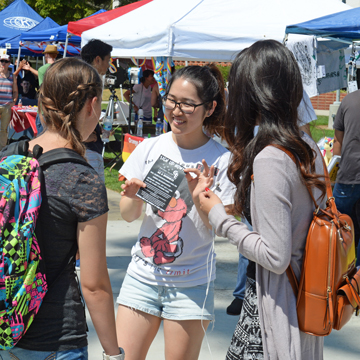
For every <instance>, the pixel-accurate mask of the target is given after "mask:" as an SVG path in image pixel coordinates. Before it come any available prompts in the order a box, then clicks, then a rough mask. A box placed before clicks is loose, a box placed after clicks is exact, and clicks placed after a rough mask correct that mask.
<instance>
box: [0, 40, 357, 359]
mask: <svg viewBox="0 0 360 360" xmlns="http://www.w3.org/2000/svg"><path fill="white" fill-rule="evenodd" d="M111 51H112V47H111V46H110V45H107V44H105V43H103V42H101V41H99V40H92V41H90V42H89V43H88V44H87V45H85V46H84V47H83V48H82V51H81V58H82V59H76V58H64V59H59V60H56V55H57V49H56V46H54V47H53V45H49V46H48V47H47V48H46V50H45V52H44V53H45V55H46V61H47V64H46V65H44V66H43V67H41V68H39V70H35V69H33V68H32V67H31V66H30V64H29V63H28V62H26V61H25V60H22V61H20V63H19V66H18V68H17V69H16V72H17V73H13V72H11V71H9V69H8V67H9V64H10V59H9V57H8V56H6V55H2V56H1V59H0V116H1V129H0V141H1V148H2V152H1V153H0V158H2V157H3V156H5V155H8V152H7V151H8V150H7V149H8V148H7V147H5V144H6V140H7V137H6V127H7V124H8V121H9V117H10V109H11V106H12V105H13V104H14V103H15V102H16V100H17V97H18V93H20V94H22V95H23V96H24V95H26V94H29V96H30V92H31V90H32V89H33V90H35V89H36V78H38V81H39V85H40V88H39V93H38V105H39V121H40V122H41V126H42V129H41V131H39V135H38V136H37V137H36V138H34V139H32V140H31V141H30V142H29V149H30V152H32V151H33V149H34V148H35V147H36V146H40V147H41V148H42V149H43V153H44V154H46V153H56V152H57V151H59V150H65V151H66V152H68V153H69V154H71V153H76V154H79V155H80V156H82V157H83V158H85V159H87V160H88V162H89V163H90V165H91V166H86V165H85V164H81V163H74V162H71V161H68V162H62V163H55V164H51V165H49V166H46V167H45V168H44V169H43V174H44V180H45V181H44V183H45V187H44V189H43V192H42V196H43V204H42V208H41V209H42V211H41V213H40V216H39V220H38V221H39V228H40V229H41V232H42V234H43V237H44V241H43V244H44V245H43V246H44V261H45V264H46V272H47V277H48V283H49V290H48V293H47V294H46V296H45V298H44V301H43V303H42V305H41V307H40V310H39V312H38V314H37V315H36V316H35V318H34V320H33V323H32V324H31V326H30V327H29V329H28V330H27V332H26V333H25V335H24V336H23V337H22V338H21V340H20V341H19V342H18V343H17V345H16V346H15V347H14V348H12V349H9V350H2V351H0V358H2V359H21V360H22V359H39V360H40V359H41V360H42V359H49V358H54V359H69V360H71V359H80V360H81V359H84V360H85V359H87V358H88V354H87V351H88V350H87V335H86V330H87V326H86V319H85V312H84V305H83V303H82V295H83V297H84V300H85V302H86V305H87V307H88V310H89V312H90V315H91V318H92V322H93V324H94V327H95V330H96V332H97V335H98V337H99V340H100V343H101V345H102V347H103V349H104V354H103V359H107V360H122V359H124V358H125V355H124V354H126V359H127V360H145V359H146V356H147V353H148V350H149V348H150V346H151V344H152V342H153V340H154V338H155V336H156V334H157V332H158V330H159V328H160V325H161V323H163V328H164V339H165V358H166V359H167V360H173V359H174V360H175V359H187V360H196V359H198V357H199V354H200V349H201V344H202V341H203V338H204V335H205V332H206V329H207V327H208V326H209V324H210V322H211V321H214V279H215V273H216V270H215V256H216V255H215V249H214V236H215V234H217V235H219V236H223V237H225V238H228V239H229V241H230V242H231V243H232V244H234V245H235V246H236V248H237V250H238V252H239V254H240V258H239V273H238V279H237V287H236V289H235V291H234V296H235V298H236V299H240V301H239V300H238V301H236V304H232V305H233V306H232V307H231V308H228V313H229V314H233V315H240V316H239V320H238V323H237V326H236V329H235V331H234V334H233V337H232V339H229V348H228V351H227V354H226V359H227V360H240V359H272V360H273V359H274V360H275V359H279V360H282V359H295V360H300V359H307V360H319V359H322V358H323V338H322V337H317V336H312V335H309V334H305V333H303V332H302V331H300V329H299V326H298V321H297V312H296V298H295V296H294V293H293V290H292V288H291V285H290V282H289V281H288V278H287V275H286V273H285V271H286V269H287V267H288V266H289V264H291V266H292V268H293V269H294V273H295V276H296V277H297V278H299V276H300V271H301V265H302V260H303V255H304V248H305V242H306V237H307V233H308V228H309V225H310V222H311V220H312V213H313V211H314V210H315V209H314V203H313V201H312V198H311V196H310V194H309V191H308V186H310V187H311V188H312V189H313V191H312V195H313V197H314V198H315V199H316V200H318V203H319V204H320V206H324V204H325V201H326V199H324V194H325V183H324V169H323V163H322V155H321V153H320V151H319V148H318V147H317V145H316V143H315V142H314V141H313V139H312V138H311V134H307V133H309V129H308V125H307V124H308V123H309V122H310V121H312V120H314V113H313V112H312V111H308V109H309V108H310V106H309V101H308V97H307V96H306V94H305V95H304V91H303V86H302V79H301V74H300V71H299V68H298V65H297V62H296V60H295V58H294V56H293V55H292V53H291V52H290V51H289V50H288V49H287V48H286V47H285V46H283V45H282V44H280V43H279V42H277V41H274V40H264V41H258V42H256V43H254V44H253V45H252V46H250V47H249V48H246V49H244V50H242V51H241V52H240V53H239V54H238V55H237V56H236V58H235V59H234V62H233V64H232V66H231V70H230V74H229V86H228V96H227V98H226V97H225V89H224V79H223V77H222V75H221V73H220V71H219V70H218V69H217V67H216V66H215V65H213V64H210V65H207V66H187V67H184V68H182V69H180V70H177V71H176V72H175V73H174V74H173V75H172V77H171V79H170V81H169V83H168V85H167V89H166V94H165V96H164V97H162V99H161V103H162V106H160V104H159V102H160V99H159V93H158V90H157V92H156V85H155V88H154V89H153V94H152V92H151V86H152V85H154V83H155V79H154V72H153V71H151V70H146V71H144V73H143V77H142V79H141V83H140V84H139V85H137V86H135V87H134V96H133V97H132V98H130V97H129V96H130V92H125V94H124V96H125V98H126V99H127V100H128V101H129V102H130V101H132V102H133V106H134V108H135V111H136V112H138V110H139V109H140V108H142V109H143V111H144V116H145V120H149V121H150V120H151V117H152V115H151V107H152V106H156V107H157V108H162V109H163V111H164V114H165V115H166V117H167V119H168V120H169V124H170V128H171V131H170V132H168V133H164V134H162V135H160V136H157V137H154V138H151V139H146V140H144V141H143V142H141V143H140V144H139V145H138V146H137V147H136V148H135V150H134V151H133V153H132V154H131V155H130V157H129V158H128V160H127V161H126V162H125V163H124V165H123V166H122V167H121V169H120V170H119V172H120V174H121V175H122V176H123V177H124V178H125V182H124V184H123V185H122V186H121V187H122V192H121V195H122V198H121V201H120V212H121V215H122V217H123V219H124V220H125V221H127V222H132V221H134V220H136V219H138V218H139V217H140V216H141V214H142V213H143V207H144V201H143V200H142V199H140V198H139V197H138V196H137V193H138V191H139V190H140V188H146V186H147V185H146V184H145V183H144V179H145V177H146V175H147V174H148V173H149V171H150V169H151V167H152V166H153V164H154V163H155V162H156V160H157V159H158V158H159V157H160V156H161V155H163V156H166V157H167V158H169V159H170V160H171V161H172V162H174V163H176V164H178V165H180V166H181V168H183V169H184V175H183V180H182V181H181V183H180V185H179V186H178V187H177V190H176V192H175V195H174V196H173V197H172V199H171V200H170V202H169V204H168V205H167V207H166V209H165V210H160V209H159V208H157V207H156V206H154V205H150V204H149V203H147V204H145V216H144V219H143V221H142V225H141V228H140V230H139V234H138V238H137V241H136V243H135V244H134V246H133V247H132V250H131V261H130V263H129V266H128V268H127V272H126V275H125V278H124V280H123V283H122V286H121V289H120V293H119V295H118V297H117V299H116V303H117V304H118V307H117V314H116V317H115V312H114V304H113V295H112V289H111V284H110V280H109V275H108V270H107V265H106V251H105V249H106V223H107V212H108V201H107V195H106V188H105V183H104V169H103V160H102V157H101V151H100V150H101V149H102V144H101V139H100V134H101V127H100V126H99V117H100V112H101V99H102V90H103V83H102V79H101V76H103V75H104V74H105V73H106V70H107V68H108V67H109V60H110V53H111ZM20 74H21V75H20ZM16 77H17V80H16ZM20 77H21V80H20V81H19V78H20ZM18 84H19V86H20V87H21V91H18ZM355 94H356V96H357V97H358V96H359V95H358V93H357V92H356V93H355ZM356 96H355V95H353V96H351V97H348V99H349V101H347V102H344V104H343V105H342V106H341V108H340V109H339V112H338V115H337V117H336V119H335V124H334V127H335V139H336V141H337V142H338V144H337V146H338V148H337V150H334V151H337V152H338V153H339V154H341V155H343V154H344V162H342V163H341V164H340V172H339V183H338V184H336V186H335V190H334V196H335V198H336V199H337V201H339V207H340V206H343V208H344V210H341V211H343V212H346V211H348V212H351V215H352V216H353V217H354V219H355V220H356V219H357V216H358V215H357V214H359V213H360V211H359V210H358V209H357V207H358V205H357V203H356V202H357V200H358V198H360V195H359V194H360V191H359V189H358V186H360V185H359V184H360V182H358V181H357V178H358V177H359V175H358V173H357V169H354V168H353V166H354V163H357V162H358V160H357V159H354V158H353V157H351V155H350V154H356V152H355V150H353V148H354V147H356V145H354V141H359V140H358V139H359V137H356V136H357V135H356V134H357V133H358V130H355V128H356V129H357V127H356V125H354V124H353V125H350V124H349V121H347V119H348V117H350V118H351V119H352V120H353V122H354V123H355V120H354V119H355V118H356V114H357V110H355V109H357V108H356V106H357V104H358V101H357V100H358V98H357V97H356ZM349 108H351V109H352V111H353V112H351V111H350V110H349ZM304 109H305V110H304ZM5 125H6V126H5ZM302 130H304V131H302ZM349 133H350V134H349ZM215 135H216V136H219V137H222V138H224V139H225V140H226V143H227V145H228V147H227V148H225V147H223V146H222V145H220V144H219V143H218V142H216V141H214V140H213V138H212V137H213V136H215ZM309 135H310V136H309ZM354 137H355V139H354ZM274 144H275V145H280V146H282V147H284V148H286V149H287V150H289V151H290V152H291V153H292V154H293V155H294V156H295V158H296V161H297V163H295V162H294V161H293V160H292V159H291V158H290V157H289V156H287V155H286V154H285V153H284V152H283V151H282V150H280V149H278V148H276V147H274V146H271V145H274ZM349 147H352V150H351V151H348V148H349ZM343 164H344V165H343ZM342 166H344V169H345V168H347V167H350V168H353V169H354V171H350V170H349V171H346V174H345V173H344V174H343V173H341V170H342ZM350 173H351V174H350ZM349 174H350V175H349ZM355 194H356V196H355ZM340 203H341V204H342V205H340ZM349 209H350V210H349ZM354 214H355V215H354ZM241 219H242V220H241ZM119 231H121V229H119ZM359 234H360V232H359ZM359 234H357V236H359ZM359 248H360V247H359ZM75 258H78V259H79V258H80V259H81V267H80V274H81V292H80V290H79V286H78V284H77V276H76V272H75V271H74V270H75ZM67 259H69V261H68V262H66V260H67ZM64 261H65V263H66V264H67V265H66V266H65V268H62V267H63V264H64ZM358 261H359V257H358ZM52 284H53V285H54V286H51V285H52ZM81 293H82V294H81ZM224 353H225V349H224Z"/></svg>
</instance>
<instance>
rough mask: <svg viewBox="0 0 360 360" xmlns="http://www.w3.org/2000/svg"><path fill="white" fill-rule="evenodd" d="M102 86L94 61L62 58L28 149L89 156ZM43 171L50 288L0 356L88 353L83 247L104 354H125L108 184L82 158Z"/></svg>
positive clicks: (49, 77) (24, 359)
mask: <svg viewBox="0 0 360 360" xmlns="http://www.w3.org/2000/svg"><path fill="white" fill-rule="evenodd" d="M101 94H102V81H101V78H100V76H99V74H98V73H97V71H96V70H95V69H94V68H93V67H92V66H90V65H88V64H86V63H85V62H84V61H82V60H80V59H75V58H65V59H61V60H58V61H57V62H56V63H55V64H53V66H51V67H50V68H49V69H48V71H46V74H45V77H44V81H43V83H42V86H41V89H40V94H39V104H40V105H41V108H42V115H41V116H42V117H43V119H42V120H43V122H44V124H45V125H46V131H45V132H44V133H43V134H41V135H39V136H38V137H36V138H35V139H33V140H31V141H30V142H29V150H30V151H33V149H34V147H35V146H36V145H38V146H40V147H41V148H42V149H43V153H45V154H46V153H50V152H53V153H55V154H56V152H57V151H58V150H59V149H61V150H62V151H67V152H69V154H70V153H72V152H75V153H77V154H79V155H81V156H83V157H84V155H85V147H84V145H83V143H82V141H83V140H84V139H86V138H88V136H89V135H90V134H91V132H92V131H93V129H94V128H95V126H96V124H97V123H98V120H99V115H100V112H101ZM0 156H1V154H0ZM43 175H44V184H45V186H44V191H42V197H43V200H42V204H41V212H40V214H39V217H38V220H37V225H39V226H40V229H41V232H42V234H43V241H42V243H43V245H44V249H43V250H44V251H43V253H42V255H43V257H44V262H45V267H46V277H47V282H48V291H47V293H46V295H45V297H44V300H43V302H42V304H41V307H40V309H39V312H38V313H37V314H36V316H35V317H34V320H33V322H32V323H31V325H30V327H29V329H28V330H27V332H26V333H25V335H24V336H23V337H22V338H21V339H20V341H19V342H18V343H17V345H16V346H15V347H14V348H12V349H10V350H8V351H4V350H3V351H0V358H2V359H4V360H10V359H19V360H28V359H38V360H45V359H77V360H87V359H88V350H87V344H88V341H87V326H86V318H85V309H84V306H83V303H82V301H81V294H80V289H79V285H78V283H77V279H76V273H75V261H74V255H75V253H76V251H77V249H79V251H80V254H81V258H82V268H81V290H82V293H83V295H84V299H85V302H86V304H87V308H88V310H89V312H90V315H91V318H92V321H93V324H94V327H95V330H96V332H97V335H98V337H99V340H100V343H101V345H102V347H103V349H104V357H103V358H104V359H105V358H106V359H109V358H108V357H105V355H107V356H111V357H110V359H113V360H123V359H124V355H123V354H122V355H120V353H122V350H121V349H119V347H118V345H117V337H116V329H115V314H114V304H113V295H112V289H111V284H110V279H109V274H108V271H107V266H106V223H107V212H108V210H109V209H108V203H107V195H106V188H105V185H104V183H103V181H102V180H101V179H100V177H99V175H98V174H97V173H96V171H95V170H94V169H93V168H92V167H90V166H87V165H85V164H80V163H75V162H62V163H56V164H52V165H49V166H46V167H44V168H43ZM37 229H38V227H37ZM36 231H37V230H36ZM70 259H71V261H70ZM65 260H66V261H65ZM64 263H66V265H65V266H64ZM52 285H53V286H52ZM99 358H100V356H99Z"/></svg>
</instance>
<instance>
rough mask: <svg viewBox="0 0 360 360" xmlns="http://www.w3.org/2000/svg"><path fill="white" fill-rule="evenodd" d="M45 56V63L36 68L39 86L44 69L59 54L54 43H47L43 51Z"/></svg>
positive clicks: (42, 78)
mask: <svg viewBox="0 0 360 360" xmlns="http://www.w3.org/2000/svg"><path fill="white" fill-rule="evenodd" d="M43 54H44V56H45V62H46V64H45V65H43V66H41V67H40V68H39V69H38V79H39V86H41V84H42V82H43V80H44V75H45V73H46V70H47V69H48V68H49V67H50V66H51V65H52V64H53V63H54V62H55V60H56V57H57V55H58V54H59V52H58V50H57V47H56V45H47V46H46V48H45V51H44V52H43Z"/></svg>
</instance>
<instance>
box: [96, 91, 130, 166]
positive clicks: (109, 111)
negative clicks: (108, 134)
mask: <svg viewBox="0 0 360 360" xmlns="http://www.w3.org/2000/svg"><path fill="white" fill-rule="evenodd" d="M109 90H110V92H111V95H110V98H109V102H108V105H107V107H106V112H105V119H106V117H108V116H109V117H110V118H111V119H112V120H113V121H116V125H117V127H118V126H121V125H128V121H127V118H126V116H125V113H124V110H123V108H122V107H121V104H120V101H119V98H118V97H117V95H116V91H115V89H114V86H113V85H109ZM120 113H121V114H122V117H121V116H119V115H118V114H120ZM119 117H120V120H118V118H119ZM108 142H109V141H107V142H106V141H103V151H102V156H103V157H104V153H105V146H106V144H107V143H108ZM110 150H111V152H112V153H113V154H114V155H115V158H114V159H112V160H111V161H110V163H108V164H106V165H105V167H108V166H111V165H112V164H114V165H115V164H116V163H117V162H118V160H120V159H121V152H120V153H119V151H116V150H113V149H111V148H110Z"/></svg>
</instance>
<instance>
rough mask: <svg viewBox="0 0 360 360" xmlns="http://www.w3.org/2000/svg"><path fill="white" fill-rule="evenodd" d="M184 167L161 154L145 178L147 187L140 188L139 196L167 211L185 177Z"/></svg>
mask: <svg viewBox="0 0 360 360" xmlns="http://www.w3.org/2000/svg"><path fill="white" fill-rule="evenodd" d="M183 170H184V167H183V166H181V165H180V164H178V163H176V162H175V161H173V160H171V159H169V158H167V157H166V156H164V155H160V156H159V158H158V159H157V160H156V161H155V163H154V165H153V166H152V167H151V169H150V171H149V173H148V174H147V175H146V177H145V179H144V183H145V184H146V188H140V189H139V191H138V192H137V194H136V195H137V196H138V197H139V198H140V199H143V200H144V201H146V202H147V203H149V204H150V205H153V206H155V207H156V208H157V209H159V210H161V211H165V209H166V208H167V206H168V205H169V203H170V200H171V198H172V197H173V196H174V194H175V191H176V190H177V189H178V187H179V186H180V183H181V182H182V180H183V179H184V177H185V173H184V171H183Z"/></svg>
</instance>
